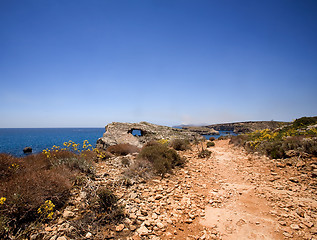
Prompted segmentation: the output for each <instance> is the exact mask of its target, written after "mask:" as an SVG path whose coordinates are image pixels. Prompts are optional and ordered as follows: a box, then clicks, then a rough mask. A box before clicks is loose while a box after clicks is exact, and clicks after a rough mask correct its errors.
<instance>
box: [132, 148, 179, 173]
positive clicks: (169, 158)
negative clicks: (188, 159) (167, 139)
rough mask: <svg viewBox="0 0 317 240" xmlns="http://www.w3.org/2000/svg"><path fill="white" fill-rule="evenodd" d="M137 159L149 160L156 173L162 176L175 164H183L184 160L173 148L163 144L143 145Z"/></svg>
mask: <svg viewBox="0 0 317 240" xmlns="http://www.w3.org/2000/svg"><path fill="white" fill-rule="evenodd" d="M138 159H144V160H147V161H149V162H150V163H151V164H152V166H153V168H154V170H155V171H156V173H158V174H159V175H161V176H162V177H163V176H164V174H165V173H167V172H171V170H172V168H174V167H176V166H183V165H184V163H185V160H184V159H183V158H181V157H180V156H179V155H178V153H177V152H176V151H175V150H174V149H170V148H168V147H167V146H166V145H165V144H150V145H145V146H144V147H143V148H142V150H141V152H140V154H139V155H138Z"/></svg>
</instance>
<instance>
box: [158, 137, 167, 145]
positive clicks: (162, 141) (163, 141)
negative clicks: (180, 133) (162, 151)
mask: <svg viewBox="0 0 317 240" xmlns="http://www.w3.org/2000/svg"><path fill="white" fill-rule="evenodd" d="M158 142H159V143H160V144H163V145H167V144H168V142H169V141H168V139H164V138H162V139H160V140H158Z"/></svg>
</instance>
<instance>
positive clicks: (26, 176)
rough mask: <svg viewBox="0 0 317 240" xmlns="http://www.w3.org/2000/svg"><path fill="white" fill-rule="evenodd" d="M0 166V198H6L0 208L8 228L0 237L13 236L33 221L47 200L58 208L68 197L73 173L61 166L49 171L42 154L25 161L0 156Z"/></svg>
mask: <svg viewBox="0 0 317 240" xmlns="http://www.w3.org/2000/svg"><path fill="white" fill-rule="evenodd" d="M0 166H1V182H0V196H1V197H5V198H6V201H5V203H4V204H2V205H0V208H1V213H2V219H5V220H6V228H7V229H8V231H6V233H4V232H3V231H2V235H0V237H2V238H5V237H6V235H5V234H7V233H8V232H9V230H11V234H15V233H16V232H17V231H18V230H19V229H24V228H25V227H27V226H28V225H29V223H31V222H33V221H35V220H37V219H38V218H39V215H38V213H37V209H38V208H39V207H40V206H41V205H42V204H43V203H44V202H45V201H46V200H51V201H52V202H53V204H54V205H55V207H56V209H58V208H60V207H62V206H63V205H64V203H65V201H66V200H67V199H68V197H69V193H70V189H71V187H72V178H73V176H74V173H73V172H71V171H70V170H69V169H68V168H66V167H65V166H59V167H56V168H51V165H50V162H49V161H48V159H46V157H45V156H44V155H42V154H38V155H31V156H28V157H25V158H14V157H12V156H9V155H1V156H0ZM3 224H4V222H1V223H0V225H3Z"/></svg>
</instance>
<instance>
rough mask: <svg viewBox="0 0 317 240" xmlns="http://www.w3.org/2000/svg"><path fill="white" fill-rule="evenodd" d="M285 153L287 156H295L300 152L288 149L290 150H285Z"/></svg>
mask: <svg viewBox="0 0 317 240" xmlns="http://www.w3.org/2000/svg"><path fill="white" fill-rule="evenodd" d="M285 155H286V156H287V157H295V156H297V155H298V153H297V152H296V151H295V150H288V151H286V152H285Z"/></svg>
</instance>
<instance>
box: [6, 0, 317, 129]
mask: <svg viewBox="0 0 317 240" xmlns="http://www.w3.org/2000/svg"><path fill="white" fill-rule="evenodd" d="M316 90H317V1H315V0H301V1H299V0H257V1H254V0H239V1H236V0H221V1H219V0H206V1H205V0H67V1H65V0H46V1H43V0H1V1H0V128H11V127H104V126H105V125H106V124H108V123H110V122H114V121H119V122H139V121H148V122H152V123H156V124H163V125H169V126H172V125H178V124H213V123H224V122H237V121H250V120H255V121H257V120H278V121H292V120H294V119H296V118H299V117H302V116H315V115H317V94H316Z"/></svg>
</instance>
